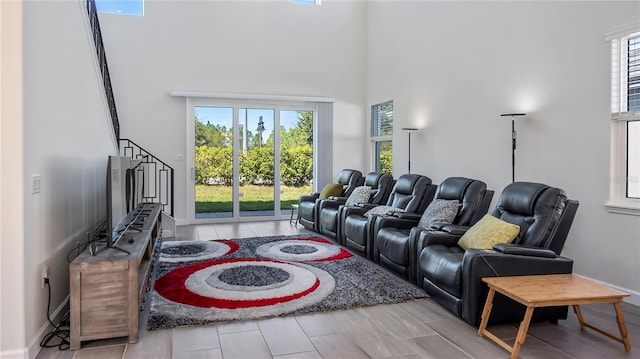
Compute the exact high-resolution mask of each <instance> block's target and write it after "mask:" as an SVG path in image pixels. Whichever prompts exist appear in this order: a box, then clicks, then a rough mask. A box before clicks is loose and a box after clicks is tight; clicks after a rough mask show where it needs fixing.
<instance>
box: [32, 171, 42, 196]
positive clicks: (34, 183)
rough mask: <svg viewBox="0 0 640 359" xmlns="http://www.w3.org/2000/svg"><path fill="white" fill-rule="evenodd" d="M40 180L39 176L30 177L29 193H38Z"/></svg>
mask: <svg viewBox="0 0 640 359" xmlns="http://www.w3.org/2000/svg"><path fill="white" fill-rule="evenodd" d="M41 185H42V178H41V177H40V175H33V176H31V193H34V194H35V193H40V190H41Z"/></svg>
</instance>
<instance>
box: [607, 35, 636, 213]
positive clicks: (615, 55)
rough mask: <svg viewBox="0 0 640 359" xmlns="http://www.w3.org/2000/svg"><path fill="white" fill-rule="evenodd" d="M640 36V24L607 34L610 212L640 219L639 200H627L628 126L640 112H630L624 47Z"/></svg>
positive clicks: (608, 209)
mask: <svg viewBox="0 0 640 359" xmlns="http://www.w3.org/2000/svg"><path fill="white" fill-rule="evenodd" d="M639 33H640V24H636V25H633V26H629V27H626V28H624V29H620V30H618V31H614V32H611V33H608V34H606V35H605V40H606V41H609V42H610V43H611V75H612V76H611V166H610V167H611V168H610V180H609V183H610V186H609V202H607V203H606V204H605V207H606V208H607V211H609V212H611V213H620V214H628V215H636V216H640V199H637V198H629V197H627V123H628V122H629V121H638V120H640V111H631V112H630V111H627V90H626V89H627V77H628V75H627V69H626V62H627V55H626V51H625V46H624V44H625V43H626V41H627V40H628V39H629V38H630V37H633V36H637V35H638V34H639Z"/></svg>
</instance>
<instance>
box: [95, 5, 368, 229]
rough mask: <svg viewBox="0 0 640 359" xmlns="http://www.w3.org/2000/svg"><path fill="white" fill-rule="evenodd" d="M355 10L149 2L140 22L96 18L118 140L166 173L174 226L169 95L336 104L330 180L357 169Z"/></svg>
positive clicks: (359, 109)
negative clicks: (167, 168) (158, 162)
mask: <svg viewBox="0 0 640 359" xmlns="http://www.w3.org/2000/svg"><path fill="white" fill-rule="evenodd" d="M364 9H365V4H364V3H361V2H341V1H340V2H338V1H323V4H322V6H313V5H305V4H298V3H294V2H293V1H256V2H252V1H240V2H239V1H148V2H145V15H144V17H137V16H122V15H113V14H100V21H101V25H102V29H103V37H104V39H105V48H106V51H107V57H108V60H109V67H110V69H111V75H112V80H113V86H114V89H115V90H114V92H115V98H116V103H117V106H118V113H119V115H120V120H121V130H122V132H121V134H122V137H124V138H130V139H132V140H134V141H135V142H136V143H138V144H139V145H141V146H142V147H144V148H145V149H146V150H148V151H149V152H151V153H153V154H154V155H155V156H156V157H158V158H160V159H162V160H163V161H165V162H167V163H168V164H169V165H171V166H172V167H174V168H175V170H176V174H175V180H176V186H175V189H176V196H175V199H176V208H175V214H176V217H177V218H178V219H179V220H180V219H184V218H185V216H186V209H185V208H186V203H185V198H184V197H185V195H184V194H185V191H186V189H185V186H186V184H185V176H186V172H185V166H186V163H185V162H176V161H174V156H175V155H176V154H182V155H184V154H185V153H186V151H193V149H187V148H185V147H186V144H185V141H186V135H185V128H186V123H185V121H186V118H185V112H186V111H185V107H186V105H185V100H184V98H174V97H170V96H169V91H171V90H186V91H202V92H225V93H241V94H265V95H295V96H326V97H332V98H335V99H336V102H335V104H334V131H333V132H334V135H335V137H334V149H333V153H334V163H333V168H334V173H335V175H336V176H337V173H338V171H339V170H340V169H341V168H345V167H350V168H364V166H365V164H366V160H365V158H366V152H365V151H366V148H365V146H364V145H363V142H362V135H363V133H366V132H364V131H363V126H365V121H366V120H365V116H366V113H365V110H364V109H363V106H362V104H363V103H364V100H365V98H364V84H365V79H364V75H365V63H366V62H365V56H364V55H365V40H366V37H365V30H366V26H365V15H366V12H365V10H364ZM190 120H191V119H190ZM345 153H348V155H347V156H345V155H344V154H345ZM334 177H335V176H334Z"/></svg>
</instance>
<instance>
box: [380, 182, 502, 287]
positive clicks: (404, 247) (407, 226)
mask: <svg viewBox="0 0 640 359" xmlns="http://www.w3.org/2000/svg"><path fill="white" fill-rule="evenodd" d="M492 198H493V191H490V190H487V185H486V184H485V183H484V182H482V181H478V180H474V179H470V178H464V177H449V178H447V179H445V180H444V181H442V183H440V185H438V190H437V191H436V194H435V197H434V200H436V199H442V200H458V201H460V207H459V209H458V213H457V215H456V217H455V219H454V220H453V223H452V224H453V225H454V226H455V227H456V228H457V229H458V230H465V229H466V228H469V227H470V226H472V225H473V224H475V223H476V222H477V221H478V220H479V219H480V218H481V217H482V216H483V215H484V214H486V213H487V211H488V209H489V205H490V204H491V199H492ZM421 217H422V215H421V214H418V215H406V214H404V213H399V214H394V216H385V217H381V218H379V219H378V220H377V221H376V222H375V224H374V228H373V231H372V233H373V258H372V259H373V261H374V262H376V263H379V264H380V265H382V266H383V267H386V268H389V269H390V270H392V271H394V272H395V273H397V274H398V275H400V276H402V277H404V278H406V279H408V280H409V281H411V282H414V283H416V281H417V276H418V266H417V264H416V263H417V261H418V256H419V255H420V252H421V251H422V248H423V247H422V243H421V242H419V241H418V239H419V238H420V234H421V233H422V232H428V231H429V230H431V229H440V228H441V227H442V226H438V227H436V228H426V229H425V228H421V227H417V225H418V223H419V221H420V218H421ZM418 284H419V283H418Z"/></svg>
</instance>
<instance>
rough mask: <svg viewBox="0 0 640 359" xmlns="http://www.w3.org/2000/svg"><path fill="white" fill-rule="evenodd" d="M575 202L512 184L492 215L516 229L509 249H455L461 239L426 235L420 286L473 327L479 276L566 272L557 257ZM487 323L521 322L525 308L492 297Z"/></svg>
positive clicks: (554, 191)
mask: <svg viewBox="0 0 640 359" xmlns="http://www.w3.org/2000/svg"><path fill="white" fill-rule="evenodd" d="M577 208H578V202H577V201H573V200H568V199H567V196H566V194H565V192H564V191H563V190H561V189H559V188H554V187H550V186H547V185H544V184H540V183H528V182H515V183H512V184H510V185H508V186H507V187H506V188H505V189H504V191H503V192H502V193H501V195H500V198H499V199H498V203H497V205H496V208H495V210H494V211H493V213H492V215H493V216H494V217H497V218H500V219H502V220H504V221H506V222H510V223H513V224H516V225H518V226H520V232H519V234H518V235H517V237H516V238H515V240H514V241H513V243H512V244H499V245H496V246H494V247H493V250H484V249H467V250H463V249H462V248H461V247H459V246H458V244H457V242H458V239H459V238H460V237H461V234H452V233H445V232H443V231H431V232H428V233H425V234H423V235H421V237H422V238H420V240H422V241H424V249H423V250H422V252H421V255H420V258H419V262H418V268H419V269H418V271H419V272H418V273H419V276H420V277H419V280H420V284H421V286H422V287H423V288H424V289H425V290H426V292H427V293H428V294H429V295H430V296H431V298H432V299H434V300H435V301H437V302H438V303H439V304H441V305H442V306H443V307H445V308H446V309H448V310H449V311H451V312H452V313H454V314H456V315H457V316H459V317H461V318H462V319H463V320H465V321H466V322H467V323H469V324H471V325H473V326H478V325H479V324H480V320H481V314H482V309H483V307H484V302H485V300H486V297H487V292H488V288H487V286H486V284H484V283H483V282H482V281H481V278H483V277H500V276H516V275H537V274H562V273H571V272H572V270H573V260H571V259H569V258H566V257H562V256H560V252H561V251H562V247H563V246H564V242H565V241H566V238H567V235H568V233H569V229H570V228H571V224H572V222H573V218H574V216H575V213H576V211H577ZM493 307H494V308H499V310H494V311H492V312H491V317H490V319H489V323H492V324H495V323H506V322H518V321H521V320H522V318H523V316H524V306H522V305H521V304H519V303H516V302H515V301H513V300H511V299H508V298H506V297H504V296H502V295H499V294H498V293H496V296H495V298H494V301H493ZM566 317H567V307H566V306H562V307H548V308H538V309H536V310H535V312H534V316H533V319H532V320H534V321H543V320H549V321H552V322H555V321H557V320H558V319H566Z"/></svg>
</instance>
